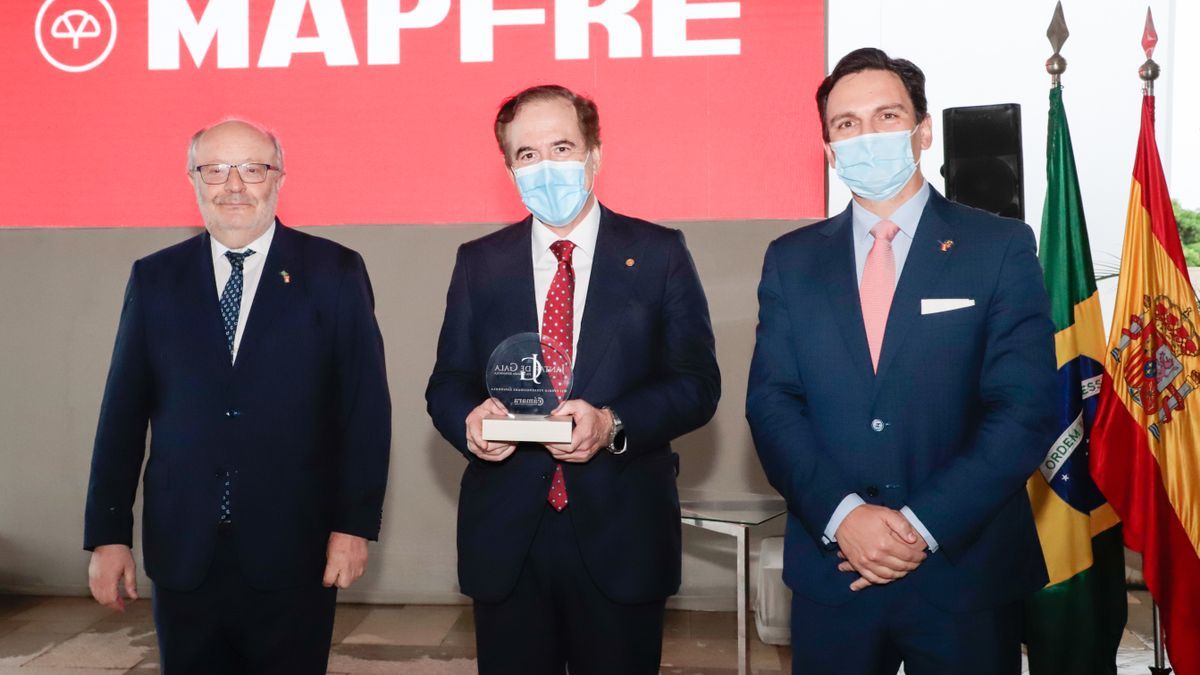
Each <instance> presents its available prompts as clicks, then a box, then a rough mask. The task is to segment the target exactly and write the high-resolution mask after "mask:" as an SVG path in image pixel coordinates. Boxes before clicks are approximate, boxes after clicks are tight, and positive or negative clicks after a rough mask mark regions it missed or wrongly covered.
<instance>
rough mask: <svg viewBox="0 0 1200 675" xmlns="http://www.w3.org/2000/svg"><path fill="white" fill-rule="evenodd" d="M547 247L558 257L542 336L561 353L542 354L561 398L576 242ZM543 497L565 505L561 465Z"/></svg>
mask: <svg viewBox="0 0 1200 675" xmlns="http://www.w3.org/2000/svg"><path fill="white" fill-rule="evenodd" d="M550 250H551V252H553V253H554V257H555V258H558V270H556V271H555V273H554V280H553V281H552V282H551V283H550V291H549V292H548V293H547V294H546V304H545V306H544V307H543V308H542V335H543V336H544V337H549V338H551V339H552V340H553V341H554V342H555V343H557V344H558V346H559V348H560V349H561V350H562V352H563V354H562V356H559V353H558V352H556V351H554V350H551V351H550V352H549V353H546V354H543V355H542V357H543V358H544V359H545V360H546V369H547V370H549V371H550V373H551V375H550V383H551V384H552V385H553V386H554V393H555V394H558V399H559V400H560V401H561V400H563V397H564V396H566V395H567V379H568V378H569V377H570V372H571V352H572V351H573V349H574V347H573V345H572V343H573V342H574V335H575V317H574V312H575V268H574V267H572V266H571V256H572V253H574V251H575V244H573V243H572V242H570V241H568V240H566V239H560V240H559V241H556V242H554V243H553V244H551V245H550ZM564 361H565V363H564ZM546 498H547V499H549V500H550V505H551V506H553V507H554V509H555V510H556V511H562V510H563V509H565V508H567V486H566V483H565V482H564V481H563V470H562V464H558V465H557V466H555V467H554V478H553V479H552V480H551V481H550V493H549V494H548V495H547V496H546Z"/></svg>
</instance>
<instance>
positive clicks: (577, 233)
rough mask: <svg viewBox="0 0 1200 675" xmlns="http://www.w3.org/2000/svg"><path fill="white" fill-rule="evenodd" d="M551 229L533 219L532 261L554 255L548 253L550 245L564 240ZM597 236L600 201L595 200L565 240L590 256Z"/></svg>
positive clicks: (594, 248)
mask: <svg viewBox="0 0 1200 675" xmlns="http://www.w3.org/2000/svg"><path fill="white" fill-rule="evenodd" d="M552 229H553V228H550V227H547V226H546V225H544V224H543V223H542V221H540V220H538V219H537V216H534V217H533V257H534V260H537V259H538V258H540V257H542V256H544V255H551V256H552V255H554V253H553V252H551V251H550V245H551V244H553V243H554V242H556V241H558V240H559V239H562V238H564V237H559V236H558V235H557V234H555V233H554V232H552V231H551V230H552ZM599 235H600V200H598V199H597V200H594V201H592V208H590V209H589V210H588V212H587V215H585V216H584V217H583V220H581V221H579V224H578V225H576V226H575V229H574V230H571V234H569V235H567V236H566V237H565V239H567V240H568V241H570V242H571V243H572V244H575V248H577V249H582V250H583V251H585V252H586V253H587V254H588V255H592V254H595V252H596V238H597V237H598V236H599Z"/></svg>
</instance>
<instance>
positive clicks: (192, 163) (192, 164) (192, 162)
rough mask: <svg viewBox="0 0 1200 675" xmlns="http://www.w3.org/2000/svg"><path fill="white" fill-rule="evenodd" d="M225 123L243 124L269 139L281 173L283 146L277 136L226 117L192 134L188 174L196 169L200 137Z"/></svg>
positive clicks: (244, 122)
mask: <svg viewBox="0 0 1200 675" xmlns="http://www.w3.org/2000/svg"><path fill="white" fill-rule="evenodd" d="M226 122H240V123H241V124H245V125H248V126H251V127H254V128H255V129H257V130H258V131H259V133H261V134H262V135H264V136H266V137H267V138H269V139H271V144H272V145H274V146H275V159H276V160H277V162H278V163H279V170H280V171H283V146H282V145H280V143H279V138H278V137H277V136H275V134H274V133H273V132H271V131H270V130H268V129H267V128H266V127H264V126H263V125H261V124H257V123H255V122H251V121H249V120H245V119H242V118H240V117H226V118H224V119H222V120H220V121H219V122H216V123H214V124H210V125H208V126H206V127H204V128H203V129H201V130H200V131H197V132H196V133H194V134H192V140H191V141H190V142H189V143H188V154H187V170H188V173H191V172H192V171H194V170H195V169H196V146H197V145H198V144H199V143H200V137H201V136H203V135H204V134H205V133H206V132H207V131H208V130H209V129H212V128H213V127H215V126H217V125H220V124H225V123H226Z"/></svg>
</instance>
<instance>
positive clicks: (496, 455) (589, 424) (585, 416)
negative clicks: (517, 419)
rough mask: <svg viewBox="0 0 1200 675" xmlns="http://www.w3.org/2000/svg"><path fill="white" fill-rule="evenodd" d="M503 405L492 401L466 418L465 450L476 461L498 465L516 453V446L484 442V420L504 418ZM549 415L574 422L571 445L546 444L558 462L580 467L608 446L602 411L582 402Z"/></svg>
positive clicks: (609, 425) (608, 426)
mask: <svg viewBox="0 0 1200 675" xmlns="http://www.w3.org/2000/svg"><path fill="white" fill-rule="evenodd" d="M507 414H508V410H507V409H505V407H504V404H502V403H500V401H498V400H496V399H495V398H489V399H487V400H486V401H484V402H483V403H480V404H479V405H478V406H476V408H475V409H474V410H472V411H471V413H470V414H469V415H467V449H468V450H470V451H471V454H473V455H475V456H476V457H478V458H479V459H482V460H484V461H488V462H499V461H500V460H502V459H505V458H507V457H508V456H509V455H511V454H512V453H513V451H515V450H516V449H517V444H516V443H503V442H498V441H485V440H483V418H485V417H487V416H489V415H507ZM550 414H551V415H562V416H569V417H571V418H572V419H574V421H575V430H574V431H572V432H571V442H570V443H545V444H544V445H545V446H546V449H547V450H549V451H550V455H551V456H552V457H554V459H556V460H558V461H560V462H574V463H577V464H582V463H583V462H586V461H588V460H590V459H591V458H592V457H593V456H595V454H596V453H597V452H599V451H600V449H601V448H604V447H607V446H608V439H609V437H610V436H612V429H613V418H612V415H611V414H610V413H609V412H608V411H607V410H604V409H603V408H597V407H595V406H593V405H592V404H590V403H588V402H587V401H584V400H582V399H571V400H569V401H563V402H562V403H560V404H559V405H558V407H557V408H555V409H554V410H553V411H552V412H551V413H550Z"/></svg>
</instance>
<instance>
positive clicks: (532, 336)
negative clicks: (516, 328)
mask: <svg viewBox="0 0 1200 675" xmlns="http://www.w3.org/2000/svg"><path fill="white" fill-rule="evenodd" d="M569 354H570V353H569V351H568V350H567V349H563V348H562V346H560V345H559V344H558V343H557V342H556V341H555V340H554V339H553V338H550V337H548V336H544V335H539V334H537V333H518V334H516V335H513V336H512V337H510V338H508V339H506V340H504V341H503V342H501V343H500V344H499V346H497V347H496V349H495V350H493V351H492V356H491V358H490V359H488V365H487V371H486V372H485V373H484V381H485V383H486V384H487V389H488V393H489V394H490V395H491V396H492V397H493V398H495V399H497V400H499V401H500V402H501V403H502V404H503V405H504V407H505V408H506V409H507V410H508V414H507V415H492V416H489V417H485V418H484V420H483V438H484V440H487V441H505V442H531V443H570V442H571V432H572V429H573V426H574V422H573V420H572V419H571V417H570V416H553V415H551V414H550V412H551V411H553V410H554V409H555V408H557V407H558V405H559V403H561V402H562V401H566V400H567V399H568V397H569V395H570V393H571V375H572V371H571V358H570V355H569Z"/></svg>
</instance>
